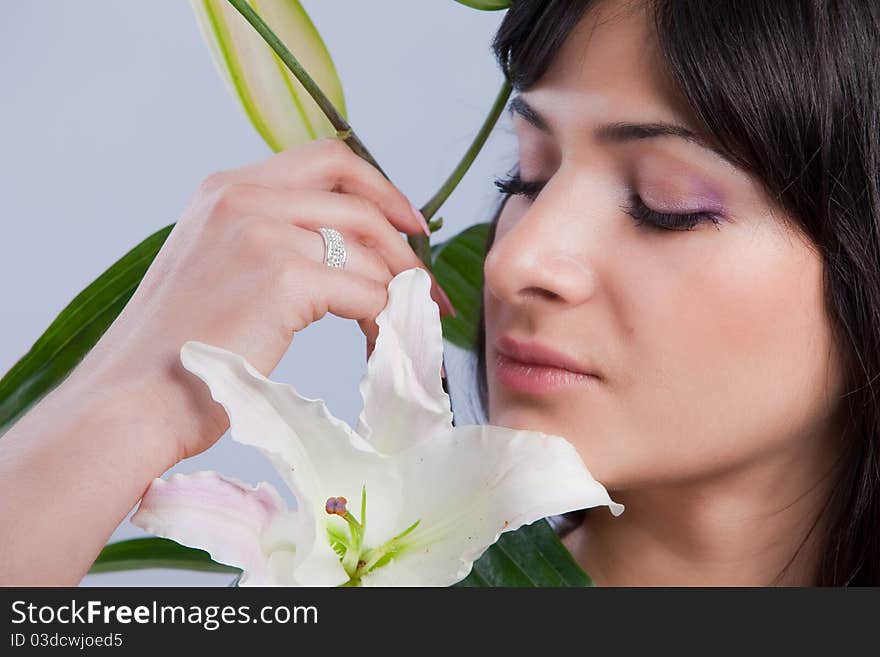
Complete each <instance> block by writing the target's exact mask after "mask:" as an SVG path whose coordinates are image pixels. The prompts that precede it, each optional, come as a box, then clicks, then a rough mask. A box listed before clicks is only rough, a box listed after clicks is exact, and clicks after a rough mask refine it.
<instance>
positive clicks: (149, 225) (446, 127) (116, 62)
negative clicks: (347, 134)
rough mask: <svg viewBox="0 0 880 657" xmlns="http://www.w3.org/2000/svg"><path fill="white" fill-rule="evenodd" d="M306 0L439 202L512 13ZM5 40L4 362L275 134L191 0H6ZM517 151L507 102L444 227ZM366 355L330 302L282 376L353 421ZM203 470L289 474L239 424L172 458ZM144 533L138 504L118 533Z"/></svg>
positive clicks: (390, 161)
mask: <svg viewBox="0 0 880 657" xmlns="http://www.w3.org/2000/svg"><path fill="white" fill-rule="evenodd" d="M303 4H304V6H305V7H306V9H307V10H308V11H309V13H310V15H311V17H312V19H313V21H314V22H315V24H316V26H317V28H318V30H319V31H320V32H321V34H322V36H323V37H324V40H325V42H326V44H327V46H328V48H329V50H330V52H331V54H332V56H333V58H334V61H335V63H336V66H337V70H338V71H339V74H340V77H341V78H342V82H343V86H344V89H345V95H346V102H347V106H348V110H349V119H350V120H351V122H352V124H353V126H354V127H355V128H356V129H357V130H358V132H359V134H360V135H361V136H362V138H363V139H364V140H365V142H366V143H367V144H368V146H369V147H370V149H371V150H372V151H373V153H374V155H375V156H376V159H377V160H378V161H379V162H380V163H381V165H382V166H383V168H384V169H385V170H386V171H387V172H388V174H389V175H390V176H391V178H392V180H393V181H394V182H395V183H396V184H397V185H398V186H399V187H400V188H401V189H402V190H403V191H404V192H405V193H406V194H407V195H409V196H410V198H411V199H412V200H413V201H414V202H416V204H421V203H423V202H424V201H425V200H427V198H429V197H430V195H431V194H432V193H433V192H434V190H435V189H436V187H437V186H438V185H439V183H440V182H441V181H442V180H443V179H444V178H445V176H446V175H447V174H448V172H449V171H450V170H451V168H452V167H453V166H454V165H455V163H456V162H457V161H458V158H459V157H460V156H461V154H462V153H463V152H464V149H465V148H466V146H467V145H468V143H469V142H470V140H471V138H472V135H473V134H474V132H475V131H476V129H477V128H478V126H479V124H480V122H481V121H482V119H483V117H484V116H485V113H486V112H487V111H488V109H489V107H490V105H491V102H492V100H493V98H494V97H495V94H496V92H497V90H498V87H499V86H500V83H501V74H500V71H499V70H498V68H497V66H496V64H495V62H494V59H493V58H492V56H491V54H490V50H489V44H490V41H491V37H492V35H493V33H494V31H495V29H496V27H497V25H498V23H499V21H500V19H501V17H502V15H503V14H502V13H501V12H478V11H474V10H471V9H468V8H467V7H464V6H462V5H460V4H458V3H456V2H454V1H453V0H418V1H417V2H416V1H413V0H304V2H303ZM0 52H2V57H0V88H2V89H3V103H2V104H0V125H2V126H3V127H2V131H0V152H2V154H3V155H2V160H0V204H2V206H0V207H2V220H3V232H2V237H0V289H2V294H3V304H2V311H0V312H2V336H3V339H2V340H0V372H6V371H7V370H8V369H9V368H10V367H11V366H12V365H13V364H14V363H15V361H16V360H17V359H18V358H20V357H21V356H22V355H23V354H24V353H25V352H26V351H27V350H28V349H29V348H30V346H31V345H32V344H33V342H34V340H35V339H36V338H37V337H38V336H39V335H40V334H41V333H42V331H43V330H44V329H45V328H46V327H47V326H48V325H49V323H50V322H51V321H52V319H53V318H54V317H55V316H56V315H57V313H58V312H59V311H60V310H61V309H62V308H63V307H64V306H65V305H66V304H67V303H68V302H69V301H70V300H71V299H72V298H73V297H74V296H75V295H76V293H77V292H79V291H80V290H81V289H82V288H84V287H85V286H86V285H87V284H88V283H90V282H91V281H92V280H93V279H94V278H95V277H96V276H98V275H99V274H100V273H101V272H102V271H103V270H104V269H105V268H106V267H108V266H109V265H110V264H111V263H112V262H114V261H115V260H116V259H117V258H118V257H119V256H121V255H122V254H123V253H124V252H125V251H126V250H128V249H130V248H131V247H132V246H134V245H135V244H137V243H138V242H139V241H140V240H142V239H143V238H144V237H146V236H147V235H148V234H149V233H151V232H153V231H154V230H156V229H158V228H160V227H161V226H164V225H166V224H168V223H170V222H171V221H175V220H176V219H177V217H178V215H179V213H180V211H181V210H182V208H183V207H184V205H185V203H186V200H187V199H188V197H189V196H190V194H191V193H192V191H193V190H194V189H195V187H196V185H197V184H198V182H199V180H200V179H201V178H203V177H204V176H205V175H206V174H208V173H210V172H212V171H216V170H221V169H226V168H230V167H234V166H240V165H242V164H245V163H248V162H252V161H255V160H258V159H262V158H264V157H265V156H267V155H268V154H269V150H268V148H267V147H266V146H265V144H264V143H263V142H262V140H261V139H260V138H259V136H258V135H257V133H256V132H255V131H254V130H253V128H252V127H251V125H250V124H249V123H248V121H247V120H246V118H245V117H244V114H243V113H242V112H241V111H240V109H239V107H238V105H237V102H236V101H235V99H234V98H233V97H232V96H231V95H230V94H229V92H228V91H227V89H226V87H225V85H224V84H223V82H222V80H221V79H220V77H219V76H218V75H217V74H216V72H215V70H214V68H213V64H212V62H211V59H210V56H209V55H208V50H207V48H206V46H205V45H204V44H203V42H202V39H201V36H200V34H199V32H198V28H197V25H196V23H195V20H194V18H193V14H192V11H191V8H190V6H189V3H188V2H183V1H179V0H178V1H172V0H164V1H162V2H150V3H134V2H120V1H119V0H79V1H77V2H71V1H69V0H28V2H9V1H8V0H7V1H6V2H4V3H3V20H2V22H0ZM515 157H516V145H515V141H514V139H513V137H512V133H511V130H510V126H509V123H508V122H507V119H506V117H505V119H504V120H502V123H501V125H500V126H499V127H498V128H497V129H496V131H495V133H494V134H493V136H492V138H491V139H490V142H489V144H488V145H487V147H486V148H485V149H484V151H483V153H482V154H481V155H480V157H479V158H478V159H477V161H476V163H475V165H474V167H473V168H472V170H471V172H470V173H469V174H468V176H467V177H466V178H465V180H464V182H463V183H462V184H461V185H460V187H459V188H458V190H457V191H456V193H455V195H454V196H453V197H452V199H451V200H450V201H449V202H448V203H447V205H446V206H445V207H444V209H443V211H442V213H441V214H442V216H443V217H444V219H445V227H444V229H443V230H442V231H441V233H440V234H439V238H440V239H446V238H447V237H448V236H449V235H451V234H453V233H454V232H457V231H458V230H461V229H463V228H465V227H466V226H468V225H470V224H473V223H476V222H480V221H486V220H488V218H489V213H490V212H491V210H492V208H493V207H494V204H495V203H496V201H497V193H496V192H495V189H494V187H493V185H492V176H494V175H498V174H501V173H504V172H505V171H506V170H507V169H508V168H509V167H510V165H511V164H513V162H514V158H515ZM363 353H364V342H363V337H362V335H361V333H360V331H359V330H358V327H357V324H356V323H354V322H349V321H345V320H341V319H339V318H337V317H333V316H328V317H326V318H325V319H323V320H321V321H320V322H318V323H316V324H314V325H312V326H311V327H309V328H308V329H306V330H305V331H303V332H301V333H300V334H298V335H297V338H296V339H295V340H294V343H293V346H292V348H291V350H290V351H289V352H288V354H287V355H286V356H285V357H284V359H283V360H282V361H281V363H280V364H279V366H278V367H277V368H276V369H275V371H274V372H273V374H272V378H273V379H276V380H279V381H286V382H290V383H292V384H293V385H294V386H295V387H296V388H297V389H298V390H299V391H300V392H302V394H304V395H306V396H309V397H320V398H323V399H325V400H326V401H327V404H328V406H329V407H330V409H331V411H333V412H334V413H335V414H336V415H337V416H339V417H341V418H343V419H345V420H346V421H348V422H349V423H354V422H355V420H356V418H357V414H358V412H359V410H360V405H361V399H360V395H359V394H358V389H357V384H358V381H359V380H360V377H361V376H362V375H363V374H364V372H365V362H364V356H363ZM446 357H447V368H448V370H449V376H450V381H451V385H452V396H453V407H454V410H455V412H456V420H457V422H459V423H466V422H464V421H463V420H464V419H465V416H466V415H467V414H468V413H469V412H470V411H469V410H468V409H464V410H463V405H462V404H463V402H462V401H461V400H462V399H465V397H466V395H465V393H466V392H467V391H468V386H470V385H471V384H470V380H469V377H470V376H471V370H470V368H469V366H470V362H469V360H468V358H467V354H463V353H461V352H459V351H457V350H455V349H453V348H452V347H451V346H450V345H447V356H446ZM328 360H329V362H331V363H332V364H333V367H332V368H328V367H326V363H327V362H328ZM459 390H461V391H462V392H461V393H459ZM146 410H147V409H145V412H146ZM202 469H214V470H218V471H220V472H223V473H226V474H229V475H231V476H235V477H238V478H240V479H243V480H245V481H248V482H251V483H256V482H258V481H261V480H268V481H271V482H273V483H274V484H275V485H276V486H278V487H279V488H282V487H283V484H281V483H280V481H279V479H278V478H277V475H276V474H275V473H274V471H272V469H271V468H270V467H269V466H268V465H266V464H265V463H264V462H263V461H262V459H261V458H260V457H259V455H258V454H256V453H255V451H254V450H250V449H248V448H245V447H242V446H240V445H237V444H236V443H233V442H232V441H231V439H230V438H229V437H228V436H225V437H224V438H223V439H221V440H220V442H219V443H218V444H217V445H216V446H215V447H213V448H212V449H210V450H208V451H207V452H206V453H205V454H203V455H201V456H199V457H196V458H193V459H189V460H187V461H185V462H183V463H181V464H179V465H178V466H176V467H175V468H174V471H181V472H192V471H195V470H202ZM138 535H142V532H140V530H139V529H137V528H136V527H134V526H132V525H130V524H129V523H128V522H127V520H126V521H124V522H123V523H122V524H121V525H120V527H119V528H118V529H117V531H116V532H115V533H114V535H113V537H112V539H111V540H118V539H122V538H127V537H132V536H138ZM58 556H59V558H63V555H58ZM229 579H230V578H229V576H225V575H212V574H199V573H186V572H183V571H165V570H146V571H139V572H128V573H120V574H105V575H92V576H87V577H86V579H85V580H84V581H83V584H84V585H106V586H127V585H132V586H150V585H191V584H198V585H224V584H226V583H227V582H228V581H229Z"/></svg>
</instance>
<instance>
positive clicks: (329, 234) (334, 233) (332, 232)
mask: <svg viewBox="0 0 880 657" xmlns="http://www.w3.org/2000/svg"><path fill="white" fill-rule="evenodd" d="M318 231H319V232H320V233H321V237H323V238H324V264H325V265H327V266H328V267H335V268H337V269H342V268H343V267H345V259H346V258H347V257H348V254H347V253H346V251H345V240H344V239H342V233H340V232H339V231H338V230H336V229H335V228H326V227H325V228H319V229H318Z"/></svg>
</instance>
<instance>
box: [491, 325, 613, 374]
mask: <svg viewBox="0 0 880 657" xmlns="http://www.w3.org/2000/svg"><path fill="white" fill-rule="evenodd" d="M495 349H496V350H497V351H498V352H499V353H500V354H502V355H503V356H506V357H507V358H509V359H511V360H514V361H518V362H520V363H526V364H531V365H538V366H543V367H556V368H559V369H562V370H567V371H569V372H574V373H576V374H586V375H589V376H592V377H595V378H597V379H601V378H602V377H601V375H600V374H599V373H598V372H597V371H596V370H595V368H593V367H590V366H588V365H584V364H582V363H579V362H578V361H576V360H575V359H573V358H571V357H569V356H567V355H566V354H564V353H562V352H560V351H556V350H555V349H551V348H550V347H548V346H546V345H543V344H541V343H539V342H533V341H532V342H524V341H519V340H516V339H514V338H513V337H511V336H509V335H502V336H499V337H498V339H496V340H495Z"/></svg>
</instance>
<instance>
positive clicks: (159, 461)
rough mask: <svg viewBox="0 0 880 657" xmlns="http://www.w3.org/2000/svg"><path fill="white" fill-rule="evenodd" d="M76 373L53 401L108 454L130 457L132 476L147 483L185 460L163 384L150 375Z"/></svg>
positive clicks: (88, 370)
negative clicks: (181, 460) (181, 453)
mask: <svg viewBox="0 0 880 657" xmlns="http://www.w3.org/2000/svg"><path fill="white" fill-rule="evenodd" d="M82 365H83V366H84V367H81V368H77V369H76V370H74V372H73V373H72V374H71V376H70V377H69V378H68V380H67V381H65V382H64V383H63V384H62V385H61V386H59V388H57V389H56V391H55V392H56V393H58V398H57V399H56V400H52V401H53V402H55V403H57V404H58V407H59V410H60V409H61V408H63V409H67V410H68V411H69V410H70V409H74V410H73V414H74V415H75V417H73V418H71V419H72V420H73V421H74V422H75V423H76V424H77V425H78V426H79V427H81V432H82V433H83V434H84V435H88V436H89V439H90V440H92V441H94V442H95V443H97V445H99V446H100V447H101V448H102V449H103V450H105V451H106V453H107V454H108V455H109V454H114V453H119V452H126V453H127V454H129V455H130V456H131V457H133V458H131V459H129V460H128V463H129V464H130V467H134V468H135V471H133V472H131V473H130V474H131V475H132V476H133V477H134V478H135V479H137V480H142V481H144V482H145V483H146V484H148V483H149V482H150V481H151V480H152V479H153V478H154V477H158V476H160V475H161V474H162V473H163V472H165V471H166V470H168V469H169V468H171V467H172V466H174V465H175V464H176V463H177V462H178V461H179V460H180V458H181V456H180V450H179V447H178V445H179V442H178V436H179V433H180V431H181V428H180V422H179V421H178V420H179V419H178V418H175V417H173V416H172V409H171V408H169V404H168V402H167V400H166V399H165V398H164V396H163V395H162V394H161V393H162V388H161V382H160V381H159V380H158V378H157V377H156V376H155V375H151V374H149V373H148V372H147V371H146V370H142V371H140V372H137V373H134V372H132V373H126V374H123V373H121V372H116V371H113V370H110V369H105V370H93V369H92V368H90V367H89V366H88V364H87V363H85V362H84V363H82Z"/></svg>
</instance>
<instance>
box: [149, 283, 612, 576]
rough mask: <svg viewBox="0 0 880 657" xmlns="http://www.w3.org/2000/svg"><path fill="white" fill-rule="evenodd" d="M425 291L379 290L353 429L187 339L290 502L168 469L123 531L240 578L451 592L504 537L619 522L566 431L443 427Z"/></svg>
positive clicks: (243, 439)
mask: <svg viewBox="0 0 880 657" xmlns="http://www.w3.org/2000/svg"><path fill="white" fill-rule="evenodd" d="M430 284H431V282H430V278H429V277H428V274H427V273H426V272H425V271H424V270H423V269H419V268H414V269H409V270H407V271H404V272H401V273H400V274H398V275H397V276H395V277H394V278H393V279H392V281H391V283H390V284H389V288H388V305H387V306H386V307H385V309H384V310H383V311H382V312H381V313H380V314H379V315H378V317H377V319H376V322H377V324H378V326H379V335H378V338H377V341H376V346H375V349H374V351H373V353H372V355H371V357H370V360H369V362H368V364H367V373H366V375H365V376H364V377H363V379H362V380H361V384H360V391H361V395H362V397H363V400H364V408H363V410H362V412H361V414H360V418H359V421H358V426H357V430H356V431H355V430H353V429H352V428H351V427H350V426H349V425H348V424H347V423H346V422H344V421H342V420H340V419H338V418H335V417H334V416H333V415H331V413H330V412H329V410H328V409H327V407H326V406H325V404H324V402H323V400H320V399H308V398H305V397H302V396H300V395H299V394H298V393H297V392H296V390H295V389H294V388H293V387H292V386H290V385H287V384H282V383H277V382H274V381H271V380H269V379H267V378H266V377H264V376H263V375H262V374H261V373H260V372H259V371H258V370H256V369H255V368H254V367H253V366H252V365H251V364H250V363H248V362H247V361H246V360H245V359H244V358H242V357H241V356H239V355H237V354H234V353H231V352H229V351H226V350H224V349H220V348H217V347H213V346H210V345H206V344H202V343H198V342H192V341H190V342H187V343H186V344H184V345H183V347H182V349H181V361H182V363H183V365H184V367H186V369H188V370H189V371H191V372H193V373H194V374H196V375H197V376H198V377H199V378H201V379H202V380H203V381H204V382H205V383H206V384H207V385H208V387H209V388H210V391H211V394H212V396H213V398H214V399H215V400H217V401H218V402H219V403H220V404H222V405H223V407H224V408H225V409H226V412H227V414H228V415H229V419H230V429H231V435H232V438H233V439H234V440H237V441H238V442H240V443H243V444H245V445H251V446H253V447H256V448H258V449H260V450H261V451H262V452H263V453H264V454H265V455H266V456H267V457H268V458H269V459H270V461H271V462H272V463H273V464H274V465H275V466H276V468H277V469H278V471H279V472H280V473H281V476H282V477H283V478H284V480H285V482H286V483H287V484H288V485H289V486H290V488H291V490H292V491H293V493H294V495H295V497H296V500H297V507H298V508H297V509H296V510H289V509H288V508H287V506H286V504H285V503H284V501H283V500H282V498H281V496H280V495H279V494H278V492H277V491H276V490H275V489H274V488H273V487H272V486H270V485H269V484H267V483H261V484H259V485H258V486H257V487H256V488H250V487H248V486H246V485H244V484H242V483H241V482H239V481H237V480H234V479H230V478H228V477H224V476H222V475H219V474H217V473H215V472H199V473H196V474H192V475H180V474H175V475H173V476H171V477H170V478H169V479H168V481H164V480H162V479H156V480H154V482H153V483H152V485H151V486H150V488H149V490H148V491H147V493H146V494H145V495H144V498H143V500H142V501H141V504H140V507H139V508H138V511H137V513H136V514H135V515H134V516H133V518H132V522H133V523H134V524H135V525H137V526H139V527H141V528H142V529H144V530H145V531H147V532H150V533H152V534H155V535H158V536H164V537H167V538H171V539H173V540H175V541H177V542H178V543H181V544H183V545H188V546H191V547H195V548H201V549H203V550H206V551H207V552H209V553H210V555H211V557H212V558H213V559H214V560H215V561H218V562H221V563H225V564H229V565H232V566H236V567H238V568H241V569H242V570H243V571H244V573H243V577H242V579H241V582H240V583H241V584H242V585H299V586H339V585H364V586H449V585H452V584H454V583H456V582H458V581H460V580H462V579H464V577H466V576H467V575H468V573H469V572H470V570H471V567H472V565H473V562H474V561H475V560H477V559H478V558H479V557H480V555H482V554H483V552H484V551H485V550H486V549H487V548H488V547H489V546H490V545H492V544H493V543H494V542H495V541H497V540H498V538H499V536H500V535H501V534H502V533H503V532H506V531H512V530H515V529H517V528H519V527H521V526H522V525H524V524H529V523H532V522H534V521H536V520H540V519H542V518H545V517H547V516H550V515H555V514H560V513H565V512H567V511H573V510H575V509H584V508H589V507H594V506H599V505H608V506H609V508H610V511H611V512H612V513H613V514H614V515H619V514H620V513H622V512H623V505H621V504H618V503H616V502H614V501H612V500H611V498H610V497H609V495H608V492H607V491H606V490H605V488H604V487H603V486H602V485H601V484H600V483H599V482H597V481H596V480H594V479H593V477H592V476H591V475H590V473H589V471H588V470H587V468H586V466H585V465H584V463H583V461H582V460H581V458H580V456H579V455H578V453H577V451H576V450H575V449H574V447H573V446H572V445H571V444H570V443H569V442H568V441H566V440H565V439H564V438H561V437H559V436H549V435H546V434H543V433H539V432H535V431H522V430H513V429H508V428H505V427H499V426H492V425H468V426H452V413H451V411H450V405H449V397H448V395H447V394H446V393H445V392H444V391H443V387H442V382H441V378H440V365H441V362H442V355H443V338H442V332H441V324H440V314H439V310H438V307H437V304H436V303H434V301H433V300H432V299H431V296H430ZM349 505H352V506H355V507H357V508H349Z"/></svg>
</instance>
